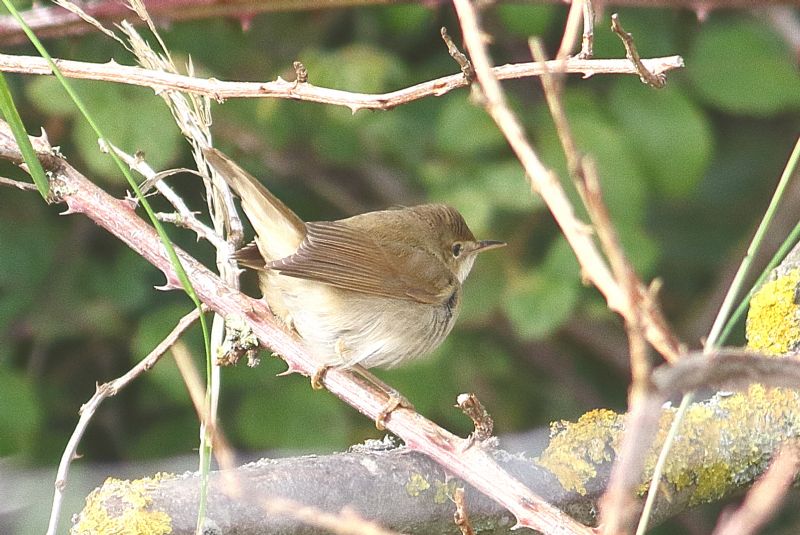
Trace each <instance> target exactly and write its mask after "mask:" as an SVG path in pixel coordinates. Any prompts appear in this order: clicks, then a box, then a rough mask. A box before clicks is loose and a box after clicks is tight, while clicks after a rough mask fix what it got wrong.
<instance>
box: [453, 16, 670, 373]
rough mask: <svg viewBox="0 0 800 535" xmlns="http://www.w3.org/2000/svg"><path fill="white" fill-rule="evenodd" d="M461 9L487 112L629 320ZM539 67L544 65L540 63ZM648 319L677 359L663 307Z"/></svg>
mask: <svg viewBox="0 0 800 535" xmlns="http://www.w3.org/2000/svg"><path fill="white" fill-rule="evenodd" d="M455 5H456V11H457V12H458V16H459V19H460V20H461V24H462V31H463V34H464V42H465V43H466V46H467V50H468V51H469V53H470V57H471V58H472V63H473V65H474V67H475V71H476V73H477V76H478V81H479V82H480V84H481V88H482V89H483V92H484V94H485V96H486V109H487V111H488V112H489V115H491V117H492V119H494V121H495V123H496V124H497V125H498V127H499V128H500V130H501V131H502V132H503V134H504V135H505V137H506V139H507V140H508V142H509V144H510V145H511V148H512V149H513V150H514V152H515V154H516V155H517V158H519V160H520V162H521V163H522V165H523V167H524V168H525V171H526V176H527V177H528V179H529V180H530V182H531V188H532V189H533V191H534V192H537V193H539V195H541V197H542V198H543V199H544V201H545V203H546V204H547V206H548V208H549V209H550V212H551V213H552V214H553V217H554V218H555V220H556V222H557V223H558V225H559V226H560V227H561V230H562V232H563V233H564V237H565V238H566V239H567V241H568V242H569V244H570V246H571V247H572V249H573V251H574V252H575V255H576V257H577V258H578V262H579V263H580V265H581V268H582V270H583V275H584V277H586V278H587V280H589V281H591V282H592V283H593V284H594V285H595V286H596V287H597V288H598V290H600V292H601V293H602V294H603V295H604V296H605V298H606V301H607V302H608V306H609V308H610V309H611V310H613V311H616V312H618V313H619V314H620V315H622V316H623V317H624V318H628V317H629V316H631V315H632V314H638V311H637V310H636V309H635V308H633V306H632V303H630V300H629V299H628V295H627V293H626V292H625V291H624V289H623V288H621V287H620V285H619V284H618V283H617V281H616V280H615V279H614V277H613V275H612V273H611V270H610V268H609V266H608V265H607V264H606V262H605V260H604V259H603V257H602V255H601V254H600V252H599V251H598V249H597V246H596V245H595V243H594V240H593V239H592V236H591V235H590V234H589V232H588V231H587V225H586V224H585V223H583V222H582V221H580V219H578V217H577V216H576V215H575V210H574V208H573V206H572V203H571V201H570V200H569V198H568V197H567V195H566V193H565V192H564V189H563V188H562V186H561V184H560V183H559V181H558V178H557V177H556V176H555V174H554V173H553V172H552V171H550V170H549V169H548V168H546V167H545V166H544V164H543V163H542V162H541V160H540V159H539V157H538V155H537V154H536V152H535V151H534V150H533V148H532V147H531V145H530V143H529V142H528V140H527V139H526V137H525V133H524V131H523V129H522V126H521V124H520V122H519V121H518V120H517V118H516V116H515V115H514V114H513V112H512V111H511V110H510V108H509V107H508V104H507V103H506V100H505V96H504V94H503V90H502V88H501V86H500V83H499V82H498V80H497V78H496V77H495V74H494V71H493V70H492V67H491V62H490V60H489V56H488V53H487V52H486V47H485V44H484V43H483V40H482V38H481V31H480V28H479V26H478V23H477V20H476V16H475V12H474V9H473V7H472V5H471V4H470V3H469V1H467V0H456V2H455ZM536 64H537V65H539V63H538V62H537V63H536ZM548 65H549V62H548ZM643 291H644V290H643ZM643 321H644V328H645V335H646V337H647V340H648V341H649V342H650V343H651V344H652V345H653V347H655V348H656V349H657V350H658V351H659V353H661V355H663V356H664V358H665V359H667V360H668V361H675V360H677V359H678V357H679V355H680V354H681V352H682V349H681V346H680V344H679V343H678V341H677V339H676V338H675V336H674V335H673V334H672V332H671V331H670V329H669V327H668V325H667V323H666V321H665V320H664V319H663V317H661V316H660V314H658V313H657V309H655V308H649V309H647V311H646V316H645V317H644V318H643Z"/></svg>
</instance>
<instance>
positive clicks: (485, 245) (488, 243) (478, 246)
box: [472, 240, 506, 253]
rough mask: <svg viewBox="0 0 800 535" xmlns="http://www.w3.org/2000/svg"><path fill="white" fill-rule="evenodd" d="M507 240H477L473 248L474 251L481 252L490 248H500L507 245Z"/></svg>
mask: <svg viewBox="0 0 800 535" xmlns="http://www.w3.org/2000/svg"><path fill="white" fill-rule="evenodd" d="M505 246H506V242H504V241H497V240H481V241H478V242H475V247H474V248H473V249H472V252H473V253H480V252H483V251H488V250H490V249H498V248H500V247H505Z"/></svg>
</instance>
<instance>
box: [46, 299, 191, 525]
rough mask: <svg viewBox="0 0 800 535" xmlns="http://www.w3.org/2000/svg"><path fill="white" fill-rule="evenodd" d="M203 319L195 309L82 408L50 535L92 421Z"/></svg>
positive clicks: (61, 472) (64, 462)
mask: <svg viewBox="0 0 800 535" xmlns="http://www.w3.org/2000/svg"><path fill="white" fill-rule="evenodd" d="M198 317H200V312H199V311H198V310H197V309H194V310H192V311H191V312H189V313H188V314H186V315H185V316H184V317H182V318H181V319H180V321H178V324H177V325H175V328H173V329H172V331H171V332H170V333H169V334H168V335H167V336H166V337H165V338H164V339H163V340H162V341H161V342H160V343H159V344H158V345H157V346H156V347H155V348H154V349H153V350H152V351H151V352H150V353H149V354H148V355H147V356H146V357H145V358H143V359H142V360H141V361H139V363H138V364H137V365H136V366H134V367H133V368H131V369H130V370H129V371H128V372H127V373H126V374H125V375H122V376H120V377H118V378H116V379H114V380H113V381H110V382H108V383H103V384H102V385H97V388H96V389H95V393H94V395H93V396H92V397H91V399H90V400H89V401H87V402H86V403H85V404H84V405H83V406H82V407H81V409H80V411H79V414H80V418H79V419H78V423H77V425H75V430H74V431H72V436H70V438H69V441H68V442H67V446H66V447H65V448H64V453H63V454H62V455H61V462H60V463H59V464H58V472H57V473H56V482H55V488H56V490H55V493H54V494H53V506H52V508H51V509H50V523H49V526H48V528H47V533H48V534H49V535H54V534H55V533H57V532H58V519H59V516H61V506H62V505H63V502H64V490H65V489H66V486H67V477H68V475H69V467H70V464H71V463H72V461H73V459H76V458H77V457H78V455H77V451H78V444H80V441H81V438H83V434H84V433H85V432H86V428H87V427H88V426H89V422H90V421H91V420H92V417H93V416H94V415H95V413H96V412H97V408H98V407H99V406H100V404H101V403H102V402H103V401H104V400H105V399H106V398H109V397H111V396H115V395H116V394H117V393H118V392H119V391H120V390H122V389H123V388H125V387H126V386H127V385H128V384H130V383H131V381H133V380H134V379H136V378H137V377H139V376H140V375H141V374H142V373H144V372H146V371H149V370H150V369H151V368H152V367H153V366H155V365H156V363H157V362H158V361H159V360H160V359H161V357H163V356H164V355H165V354H166V353H167V351H168V350H169V349H170V348H171V347H172V346H173V344H175V342H176V341H177V340H178V338H180V336H181V335H182V334H183V332H184V331H185V330H186V329H187V328H189V326H191V325H192V323H194V322H195V321H196V320H197V318H198Z"/></svg>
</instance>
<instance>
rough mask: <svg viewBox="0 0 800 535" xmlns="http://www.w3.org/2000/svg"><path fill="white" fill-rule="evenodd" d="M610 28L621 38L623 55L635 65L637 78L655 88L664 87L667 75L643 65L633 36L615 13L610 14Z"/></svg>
mask: <svg viewBox="0 0 800 535" xmlns="http://www.w3.org/2000/svg"><path fill="white" fill-rule="evenodd" d="M611 29H612V30H613V31H614V33H615V34H617V35H619V38H620V39H622V44H623V45H624V46H625V56H626V57H627V58H628V59H629V60H630V61H631V63H633V65H634V66H635V67H636V71H637V72H638V73H639V79H640V80H641V81H642V83H645V84H647V85H649V86H651V87H655V88H656V89H661V88H662V87H664V86H665V85H666V84H667V77H666V76H664V75H663V74H662V73H656V72H653V71H651V70H650V69H648V68H647V67H646V66H645V64H644V63H643V62H642V59H641V57H639V52H638V51H637V50H636V45H635V44H634V42H633V36H632V35H631V34H629V33H628V32H626V31H625V30H624V28H623V27H622V23H621V22H620V21H619V15H618V14H616V13H614V14H613V15H611Z"/></svg>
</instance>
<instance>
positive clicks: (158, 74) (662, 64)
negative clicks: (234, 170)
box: [0, 54, 683, 112]
mask: <svg viewBox="0 0 800 535" xmlns="http://www.w3.org/2000/svg"><path fill="white" fill-rule="evenodd" d="M55 61H56V64H57V65H58V68H59V69H61V72H62V73H63V74H64V76H66V77H67V78H80V79H86V80H102V81H107V82H117V83H123V84H129V85H137V86H143V87H150V88H152V89H153V90H155V91H156V92H162V91H164V90H167V89H174V90H177V91H184V92H186V93H193V94H197V95H204V96H207V97H209V98H213V99H215V100H218V101H222V100H225V99H228V98H283V99H290V100H305V101H309V102H319V103H322V104H331V105H335V106H345V107H347V108H350V109H351V110H353V111H354V112H355V111H358V110H362V109H376V110H389V109H391V108H394V107H396V106H399V105H401V104H405V103H408V102H411V101H414V100H418V99H421V98H425V97H430V96H436V97H439V96H442V95H444V94H446V93H449V92H450V91H452V90H454V89H458V88H461V87H466V86H467V85H468V84H469V82H468V81H466V80H465V79H464V75H463V74H462V73H459V74H451V75H450V76H444V77H442V78H437V79H435V80H430V81H428V82H423V83H420V84H417V85H413V86H411V87H406V88H403V89H399V90H397V91H391V92H389V93H381V94H369V93H354V92H349V91H340V90H338V89H330V88H325V87H318V86H315V85H313V84H310V83H295V82H287V81H286V80H284V79H282V78H278V79H277V80H275V81H273V82H228V81H221V80H216V79H214V78H207V79H202V78H193V77H191V76H185V75H179V74H172V73H167V72H162V71H156V70H149V69H142V68H140V67H130V66H127V65H120V64H118V63H116V62H114V61H110V62H108V63H87V62H80V61H70V60H64V59H57V60H55ZM642 63H643V64H644V65H645V66H646V67H647V69H648V70H649V71H651V72H654V73H663V72H667V71H670V70H673V69H679V68H682V67H683V58H681V57H680V56H669V57H664V58H653V59H645V60H642ZM547 68H549V69H551V70H557V71H559V72H566V73H570V74H582V75H584V77H589V76H593V75H596V74H637V75H638V74H639V73H638V72H637V70H636V69H635V68H634V66H633V65H632V64H631V62H630V61H628V60H624V59H590V60H585V59H577V58H571V59H568V60H566V61H565V62H560V61H559V62H552V63H548V65H547ZM543 69H544V67H543V66H542V65H539V64H537V63H518V64H513V65H503V66H500V67H495V68H494V69H493V72H494V75H495V76H496V77H497V79H499V80H509V79H514V78H525V77H530V76H540V75H541V74H542V72H543ZM0 71H4V72H18V73H23V74H47V75H49V74H51V72H50V67H49V66H48V64H47V62H46V61H45V60H44V59H43V58H39V57H33V56H12V55H8V54H0ZM311 74H312V75H313V72H312V73H311Z"/></svg>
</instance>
